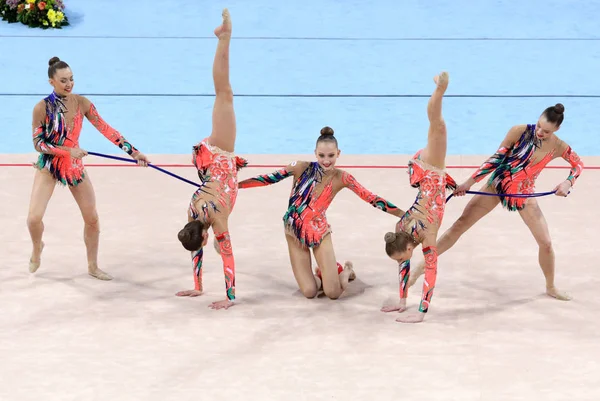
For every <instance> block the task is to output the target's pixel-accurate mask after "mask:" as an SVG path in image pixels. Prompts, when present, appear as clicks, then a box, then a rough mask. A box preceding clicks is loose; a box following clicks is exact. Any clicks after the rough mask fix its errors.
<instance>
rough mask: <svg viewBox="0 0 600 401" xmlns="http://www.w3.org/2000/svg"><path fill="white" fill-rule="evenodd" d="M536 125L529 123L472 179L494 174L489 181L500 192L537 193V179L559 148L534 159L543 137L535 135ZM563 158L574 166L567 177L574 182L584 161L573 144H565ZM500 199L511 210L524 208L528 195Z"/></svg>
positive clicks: (476, 179)
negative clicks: (572, 146)
mask: <svg viewBox="0 0 600 401" xmlns="http://www.w3.org/2000/svg"><path fill="white" fill-rule="evenodd" d="M535 128H536V126H535V124H528V125H527V128H526V129H525V131H524V132H523V134H522V135H521V137H520V138H519V139H518V140H517V141H516V142H515V143H514V144H513V145H512V146H511V147H504V146H502V147H500V148H499V149H498V150H497V151H496V153H494V155H492V157H490V158H489V159H488V160H486V161H485V162H484V163H483V164H482V165H481V166H480V167H479V169H477V171H475V173H473V175H472V178H473V179H474V180H475V182H479V181H481V180H482V179H483V178H484V177H485V176H487V175H488V174H491V176H490V178H489V181H488V184H489V185H490V186H491V187H492V188H494V189H495V190H496V192H497V193H499V194H501V193H505V194H532V193H534V192H535V180H536V179H537V177H538V175H539V174H540V173H541V172H542V170H543V169H544V167H546V165H547V164H548V163H549V162H550V161H551V160H553V159H554V158H555V157H556V151H557V148H553V149H552V150H550V151H549V152H548V153H546V154H545V155H544V156H543V157H542V159H540V160H539V161H535V158H534V155H535V153H536V150H537V149H538V148H539V147H540V145H541V142H540V140H539V139H538V138H536V135H535ZM561 157H562V158H563V159H565V160H566V161H567V162H568V163H569V164H570V165H571V171H570V173H569V176H568V177H567V179H568V180H569V181H571V185H573V184H575V181H576V180H577V178H578V177H579V175H580V174H581V171H582V170H583V162H582V161H581V159H580V158H579V156H578V155H577V153H575V151H573V149H571V147H570V146H566V148H565V150H564V151H563V153H562V154H561ZM500 199H501V201H502V206H503V207H504V208H506V209H507V210H510V211H516V210H521V209H523V208H524V207H525V202H526V201H527V198H514V197H504V196H501V197H500Z"/></svg>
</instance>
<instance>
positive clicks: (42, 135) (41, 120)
mask: <svg viewBox="0 0 600 401" xmlns="http://www.w3.org/2000/svg"><path fill="white" fill-rule="evenodd" d="M46 120H47V116H46V109H45V108H44V105H43V104H42V103H40V104H39V105H37V106H36V107H35V108H34V109H33V120H32V130H33V147H34V148H35V150H36V151H38V152H40V153H44V154H47V155H54V156H62V157H70V156H71V154H70V153H69V152H68V151H67V150H64V149H61V148H60V147H59V146H57V145H55V144H53V143H52V142H50V141H49V140H48V136H47V133H46V127H47V123H46Z"/></svg>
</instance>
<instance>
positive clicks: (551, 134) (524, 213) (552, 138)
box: [409, 103, 583, 300]
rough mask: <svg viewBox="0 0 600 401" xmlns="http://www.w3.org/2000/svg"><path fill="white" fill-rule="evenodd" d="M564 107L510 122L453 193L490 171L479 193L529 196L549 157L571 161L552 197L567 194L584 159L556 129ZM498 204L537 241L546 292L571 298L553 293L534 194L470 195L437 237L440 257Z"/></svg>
mask: <svg viewBox="0 0 600 401" xmlns="http://www.w3.org/2000/svg"><path fill="white" fill-rule="evenodd" d="M564 111H565V108H564V106H563V105H562V104H560V103H558V104H556V105H555V106H550V107H548V108H546V110H544V112H543V113H542V115H541V116H540V117H539V119H538V121H537V124H527V125H525V124H522V125H515V126H514V127H512V128H511V129H510V130H509V131H508V134H507V135H506V137H505V138H504V140H503V141H502V143H501V144H500V147H499V148H498V150H497V151H496V153H494V155H492V156H491V157H490V158H489V159H487V160H486V161H485V162H484V163H483V164H482V165H481V166H480V167H479V168H478V169H477V171H475V172H474V173H473V175H472V176H471V177H469V179H467V180H466V181H465V182H464V183H463V184H461V185H459V186H458V188H456V190H455V192H454V194H455V195H456V196H462V195H465V193H466V191H468V190H469V189H470V188H471V186H473V184H475V183H476V182H479V181H481V180H482V179H483V178H484V177H485V176H487V175H488V174H490V178H489V180H488V181H487V183H486V184H485V185H484V187H483V189H481V190H480V191H482V192H486V193H489V194H501V193H508V194H532V193H534V192H535V181H536V179H537V177H538V175H539V174H540V173H541V172H542V170H543V169H544V167H546V165H547V164H548V163H549V162H550V161H551V160H553V159H555V158H557V157H562V158H563V159H564V160H566V161H567V162H568V163H569V164H570V165H571V171H570V172H569V176H568V177H567V179H566V180H564V181H563V182H561V183H560V184H558V185H557V186H556V187H555V188H554V190H555V191H556V196H567V194H568V193H569V190H570V189H571V187H572V186H573V185H574V184H575V181H576V180H577V178H578V177H579V175H580V174H581V171H582V170H583V163H582V161H581V159H580V158H579V156H578V155H577V154H576V153H575V151H574V150H573V149H571V147H570V146H569V145H568V144H567V143H565V142H564V141H562V140H561V139H560V138H559V137H558V136H557V135H556V131H558V129H559V128H560V125H561V124H562V122H563V119H564ZM500 202H502V206H503V207H504V208H505V209H506V210H508V211H518V212H519V214H520V215H521V218H522V219H523V222H524V223H525V225H526V226H527V227H528V228H529V230H530V231H531V234H532V235H533V237H534V238H535V241H536V242H537V244H538V259H539V264H540V267H541V269H542V272H543V274H544V277H545V279H546V294H548V295H549V296H551V297H554V298H556V299H559V300H570V299H571V297H570V296H569V295H567V294H565V293H562V292H560V291H558V290H557V289H556V287H555V284H554V249H553V247H552V241H551V239H550V232H549V230H548V223H547V222H546V219H545V218H544V214H543V213H542V210H541V209H540V207H539V205H538V202H537V201H536V200H535V199H534V198H516V197H505V196H500V197H498V196H486V195H475V196H473V198H471V200H470V201H469V203H468V204H467V206H466V207H465V210H464V211H463V213H462V215H461V216H460V217H459V218H458V220H457V221H456V222H454V224H453V225H452V226H451V227H450V228H449V229H448V230H447V231H446V232H445V233H444V234H443V235H442V236H441V237H440V239H439V240H438V252H439V254H440V255H441V254H442V253H444V252H446V251H447V250H448V249H450V248H451V247H452V246H454V244H456V242H457V241H458V239H459V238H460V237H461V236H462V235H463V234H464V233H465V232H467V230H469V228H471V227H472V226H473V225H474V224H475V223H477V222H478V221H479V220H480V219H481V218H482V217H484V216H485V215H487V214H488V213H489V212H491V211H492V210H493V209H494V208H495V207H496V206H497V205H498V204H499V203H500ZM416 270H417V274H414V275H413V277H411V280H410V281H409V286H410V285H412V284H414V282H415V281H416V279H417V278H418V277H419V275H420V274H422V272H423V264H421V265H419V266H418V267H417V269H416Z"/></svg>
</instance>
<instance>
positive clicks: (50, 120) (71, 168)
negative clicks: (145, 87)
mask: <svg viewBox="0 0 600 401" xmlns="http://www.w3.org/2000/svg"><path fill="white" fill-rule="evenodd" d="M72 96H77V95H72ZM75 99H76V102H77V110H76V111H75V115H74V117H73V126H72V127H71V128H69V127H68V126H67V120H66V118H65V113H66V112H68V110H67V107H66V105H65V103H64V102H63V100H62V99H61V98H60V97H59V96H58V95H57V94H56V93H55V92H52V93H51V94H50V95H49V96H47V97H46V98H44V103H45V106H46V113H45V116H44V120H43V121H44V122H43V123H42V124H41V125H40V126H39V127H37V128H36V129H35V130H34V133H33V140H34V146H35V148H36V150H38V151H39V152H40V155H39V157H38V160H37V162H36V163H34V167H36V168H38V169H46V170H48V171H49V172H50V174H52V176H53V177H54V178H55V179H56V180H57V181H58V182H59V183H60V184H62V185H68V186H76V185H78V184H79V183H80V182H81V181H83V179H84V178H85V177H84V175H85V174H84V166H83V161H82V160H81V159H74V158H72V157H71V154H70V153H69V152H68V151H66V150H64V149H59V148H58V146H63V147H68V148H78V147H79V135H80V133H81V128H82V126H83V114H82V113H81V102H82V101H84V102H89V101H88V100H87V99H85V98H81V97H76V98H75ZM82 99H83V100H82ZM87 116H88V118H89V120H90V122H91V123H92V125H93V126H94V127H95V128H96V129H97V130H98V131H99V132H100V133H101V134H102V135H103V136H104V137H105V138H107V139H108V140H110V141H111V142H112V143H113V144H115V145H118V146H119V147H120V148H121V149H123V150H124V151H125V152H127V153H128V154H130V155H132V154H133V153H134V152H137V149H135V147H133V145H131V143H129V142H128V141H127V140H126V139H125V138H124V137H123V136H122V135H121V134H120V133H119V132H118V131H117V130H115V129H114V128H112V127H111V126H110V125H108V124H107V123H106V121H104V120H103V119H102V117H101V116H100V114H99V113H98V110H97V109H96V107H95V106H94V104H93V103H89V111H88V113H87Z"/></svg>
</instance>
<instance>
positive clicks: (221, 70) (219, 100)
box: [177, 9, 247, 309]
mask: <svg viewBox="0 0 600 401" xmlns="http://www.w3.org/2000/svg"><path fill="white" fill-rule="evenodd" d="M222 17H223V23H222V24H221V25H220V26H219V27H218V28H216V29H215V35H216V36H217V38H218V39H219V41H218V44H217V50H216V52H215V58H214V62H213V81H214V86H215V94H216V97H215V103H214V107H213V114H212V133H211V134H210V136H209V137H208V138H206V139H204V140H202V141H201V142H200V143H199V144H197V145H196V146H194V152H193V158H192V162H193V163H194V165H195V166H196V168H197V169H198V176H199V177H200V180H201V181H202V185H201V186H200V188H198V190H197V191H196V192H195V193H194V195H193V196H192V200H191V202H190V205H189V210H188V223H187V224H186V225H185V227H183V229H182V230H181V231H179V234H178V238H179V241H181V244H182V245H183V247H184V248H185V249H187V250H188V251H190V252H191V255H192V270H193V274H194V289H193V290H185V291H180V292H178V293H177V296H182V297H183V296H188V297H196V296H199V295H202V294H203V290H204V289H203V284H202V261H203V256H204V250H203V249H204V246H205V245H206V243H207V241H208V229H209V228H210V227H212V229H213V233H214V234H215V248H216V250H217V252H218V253H219V254H220V255H221V259H222V260H223V272H224V274H225V296H226V297H225V299H224V300H221V301H217V302H213V303H212V304H210V305H209V306H210V307H211V308H213V309H227V308H229V307H231V306H233V305H234V301H235V260H234V257H233V250H232V246H231V238H230V235H229V222H228V221H229V215H230V214H231V212H232V211H233V207H234V205H235V201H236V198H237V192H238V182H237V173H238V170H239V169H240V168H242V167H244V166H245V165H246V164H247V162H246V160H244V159H242V158H240V157H237V156H235V155H234V153H233V152H234V148H235V139H236V121H235V112H234V108H233V90H232V88H231V83H230V81H229V44H230V42H231V30H232V25H231V18H230V15H229V11H228V10H227V9H224V10H223V14H222Z"/></svg>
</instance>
